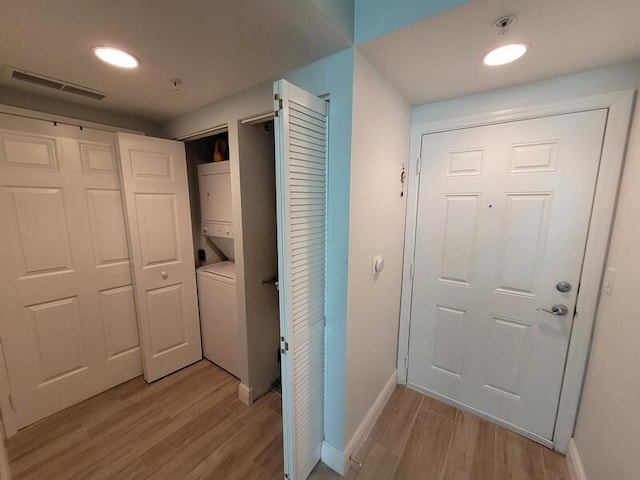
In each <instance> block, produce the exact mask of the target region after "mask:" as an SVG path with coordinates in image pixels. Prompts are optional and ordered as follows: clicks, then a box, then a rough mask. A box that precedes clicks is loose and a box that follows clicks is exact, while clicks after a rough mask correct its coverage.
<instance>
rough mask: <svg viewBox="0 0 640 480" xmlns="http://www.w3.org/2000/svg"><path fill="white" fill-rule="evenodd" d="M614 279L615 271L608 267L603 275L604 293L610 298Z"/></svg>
mask: <svg viewBox="0 0 640 480" xmlns="http://www.w3.org/2000/svg"><path fill="white" fill-rule="evenodd" d="M615 279H616V269H615V268H611V267H608V268H607V271H606V272H605V274H604V282H603V286H604V293H606V294H607V295H609V296H611V295H612V294H613V283H614V281H615Z"/></svg>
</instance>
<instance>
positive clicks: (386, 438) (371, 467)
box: [313, 386, 569, 480]
mask: <svg viewBox="0 0 640 480" xmlns="http://www.w3.org/2000/svg"><path fill="white" fill-rule="evenodd" d="M356 459H357V460H358V461H359V462H361V463H362V466H361V467H359V468H357V466H355V465H354V466H353V467H354V468H351V469H349V471H348V472H347V474H346V475H345V476H344V477H339V476H338V475H336V474H335V473H333V472H332V471H331V470H329V469H328V468H327V467H325V466H324V465H318V467H316V469H315V471H314V473H313V479H314V480H335V479H338V478H345V479H348V480H355V479H357V480H388V479H396V480H569V474H568V472H567V468H566V464H565V459H564V457H563V456H562V455H559V454H557V453H555V452H553V451H551V450H549V449H547V448H545V447H543V446H541V445H539V444H537V443H535V442H532V441H531V440H528V439H526V438H524V437H521V436H520V435H517V434H515V433H512V432H510V431H509V430H505V429H504V428H502V427H499V426H497V425H494V424H492V423H489V422H486V421H484V420H482V419H480V418H478V417H476V416H474V415H471V414H468V413H466V412H462V411H460V410H458V409H456V408H454V407H451V406H449V405H446V404H444V403H442V402H439V401H437V400H434V399H432V398H430V397H426V396H424V395H421V394H420V393H417V392H415V391H413V390H410V389H408V388H406V387H402V386H398V387H396V390H395V391H394V392H393V395H392V396H391V399H390V400H389V403H388V404H387V406H386V407H385V408H384V410H383V412H382V414H381V416H380V418H379V419H378V422H377V423H376V425H375V426H374V428H373V430H372V432H371V434H370V435H369V438H368V439H367V441H366V442H365V444H364V445H363V446H362V448H361V449H360V451H359V452H358V454H357V455H356Z"/></svg>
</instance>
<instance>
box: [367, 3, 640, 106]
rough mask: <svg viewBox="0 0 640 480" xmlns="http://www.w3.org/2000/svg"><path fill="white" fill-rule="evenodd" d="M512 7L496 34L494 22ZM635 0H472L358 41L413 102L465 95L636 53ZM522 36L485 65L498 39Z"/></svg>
mask: <svg viewBox="0 0 640 480" xmlns="http://www.w3.org/2000/svg"><path fill="white" fill-rule="evenodd" d="M509 14H515V15H516V16H517V20H516V22H515V24H514V25H513V26H512V27H511V28H510V31H509V32H508V33H507V34H506V35H505V36H504V37H503V38H501V39H500V38H498V36H497V29H495V27H493V26H492V25H493V22H494V21H495V20H497V19H498V18H499V17H501V16H503V15H509ZM639 22H640V0H607V1H603V0H470V1H469V3H467V4H465V5H462V6H460V7H456V8H454V9H452V10H449V11H446V12H444V13H442V14H440V15H438V16H435V17H431V18H429V19H426V20H424V21H421V22H419V23H417V24H414V25H412V26H410V27H407V28H404V29H402V30H398V31H396V32H393V33H391V34H389V35H386V36H384V37H380V38H377V39H374V40H372V41H370V42H367V43H366V44H363V45H359V46H358V49H359V50H360V51H361V52H362V53H363V54H364V55H365V56H366V57H367V58H368V59H369V60H370V61H371V62H372V63H373V64H374V65H375V66H376V67H377V68H378V69H379V70H381V71H382V72H383V73H384V74H385V75H386V76H387V77H388V78H389V79H390V80H391V81H392V82H393V83H394V84H395V86H396V87H397V88H398V89H399V90H400V91H401V92H402V93H403V94H404V95H405V97H406V98H407V99H408V100H409V102H410V103H411V104H412V105H420V104H424V103H430V102H434V101H438V100H444V99H448V98H455V97H460V96H464V95H470V94H474V93H479V92H483V91H488V90H493V89H496V88H502V87H507V86H512V85H517V84H522V83H527V82H532V81H536V80H542V79H546V78H552V77H556V76H560V75H564V74H569V73H575V72H579V71H584V70H589V69H593V68H597V67H602V66H607V65H614V64H619V63H625V62H630V61H634V60H637V59H639V58H640V30H639V29H640V23H639ZM508 42H524V43H527V44H529V45H530V51H529V53H528V54H527V55H525V57H523V58H522V59H520V60H518V61H517V62H515V63H513V64H510V65H505V66H502V67H492V68H489V67H486V66H484V65H483V64H482V57H483V56H484V54H485V53H486V52H487V51H488V50H490V49H491V48H492V47H494V46H497V45H498V44H501V43H508Z"/></svg>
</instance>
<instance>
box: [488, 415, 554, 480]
mask: <svg viewBox="0 0 640 480" xmlns="http://www.w3.org/2000/svg"><path fill="white" fill-rule="evenodd" d="M495 428H496V467H495V468H496V479H499V480H501V479H514V480H516V479H517V480H545V473H544V464H543V461H542V452H541V448H542V446H541V445H539V444H537V443H535V442H533V441H531V440H529V439H528V438H525V437H522V436H520V435H518V434H517V433H514V432H511V431H509V430H507V429H505V428H502V427H499V426H496V427H495Z"/></svg>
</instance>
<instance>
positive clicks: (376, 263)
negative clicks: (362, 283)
mask: <svg viewBox="0 0 640 480" xmlns="http://www.w3.org/2000/svg"><path fill="white" fill-rule="evenodd" d="M383 268H384V258H382V255H376V256H375V257H373V258H372V259H371V276H373V277H375V276H376V275H378V273H380V272H381V271H382V269H383Z"/></svg>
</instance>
